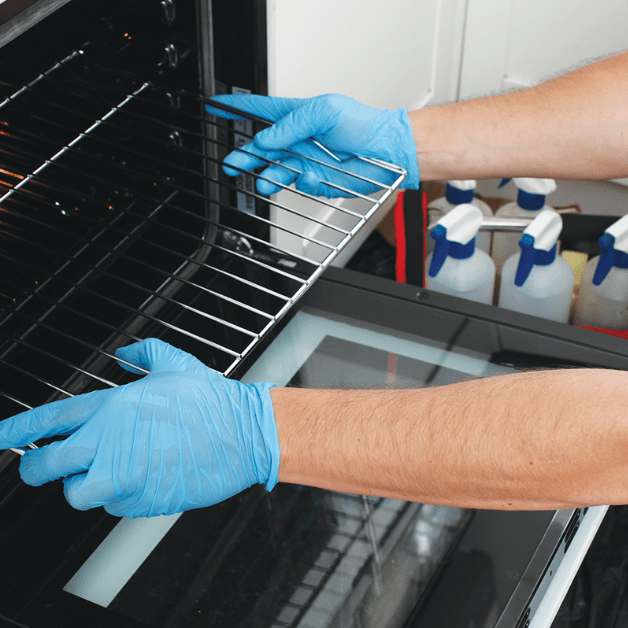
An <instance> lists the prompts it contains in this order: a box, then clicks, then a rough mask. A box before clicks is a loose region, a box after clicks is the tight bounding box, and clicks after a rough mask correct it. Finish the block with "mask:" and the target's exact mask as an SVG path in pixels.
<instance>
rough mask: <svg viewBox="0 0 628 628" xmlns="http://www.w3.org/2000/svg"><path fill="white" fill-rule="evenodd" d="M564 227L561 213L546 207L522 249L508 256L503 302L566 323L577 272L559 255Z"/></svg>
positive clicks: (501, 293)
mask: <svg viewBox="0 0 628 628" xmlns="http://www.w3.org/2000/svg"><path fill="white" fill-rule="evenodd" d="M562 228H563V220H562V218H561V217H560V214H558V213H557V212H555V211H554V210H553V209H546V210H543V211H542V212H541V213H540V214H539V215H538V216H537V217H536V218H535V219H534V220H533V221H532V224H531V225H530V226H529V227H528V228H527V229H526V230H525V231H524V232H523V236H522V237H521V239H520V240H519V246H520V247H521V251H520V252H519V253H515V255H512V256H511V257H509V258H508V259H507V260H506V263H505V264H504V267H503V269H502V276H501V283H500V287H499V306H500V307H505V308H508V309H509V310H516V311H517V312H524V313H525V314H532V315H533V316H540V317H541V318H548V319H550V320H553V321H559V322H562V323H566V322H567V321H568V320H569V310H570V308H571V297H572V294H573V286H574V281H575V273H574V271H573V268H572V267H571V265H570V264H569V262H568V261H567V260H566V259H564V258H563V257H561V256H560V255H556V250H557V245H556V242H557V240H558V237H559V236H560V232H561V231H562Z"/></svg>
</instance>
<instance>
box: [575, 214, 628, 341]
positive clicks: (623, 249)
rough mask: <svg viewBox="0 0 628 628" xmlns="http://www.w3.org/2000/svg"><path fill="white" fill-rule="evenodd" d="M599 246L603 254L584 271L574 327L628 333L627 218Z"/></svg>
mask: <svg viewBox="0 0 628 628" xmlns="http://www.w3.org/2000/svg"><path fill="white" fill-rule="evenodd" d="M598 242H599V244H600V246H601V247H602V253H601V254H600V256H599V257H594V258H593V259H590V260H589V261H588V262H587V265H586V266H585V268H584V273H583V274H582V283H581V284H580V294H579V296H578V302H577V303H576V312H575V315H574V323H575V324H576V325H586V326H588V327H601V328H605V329H628V216H624V217H623V218H621V219H620V220H618V221H617V222H616V223H614V224H612V225H611V226H610V227H609V228H608V229H607V230H606V231H605V232H604V235H603V236H602V237H601V238H600V239H599V240H598Z"/></svg>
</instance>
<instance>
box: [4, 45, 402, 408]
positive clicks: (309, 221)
mask: <svg viewBox="0 0 628 628" xmlns="http://www.w3.org/2000/svg"><path fill="white" fill-rule="evenodd" d="M0 89H1V90H2V92H3V93H4V97H3V96H2V95H1V93H0V135H1V136H2V142H1V145H0V154H1V155H2V168H1V169H0V263H1V264H2V266H3V269H4V272H3V273H2V276H1V277H0V369H1V377H0V402H1V404H0V405H1V406H2V413H3V415H4V416H2V417H0V418H4V417H5V416H10V415H11V414H15V413H16V412H19V411H22V410H23V409H25V408H30V407H33V406H35V405H39V404H41V403H44V402H48V401H52V400H54V399H58V398H63V397H67V396H72V395H75V394H78V393H81V392H85V391H88V390H91V389H95V388H102V387H103V386H116V385H119V384H120V383H124V381H127V379H125V378H128V374H126V373H125V372H122V370H121V369H119V368H117V366H116V365H115V360H116V358H115V357H114V350H115V348H116V347H117V346H120V345H122V344H128V343H129V342H132V341H137V340H139V339H141V338H144V337H148V336H155V337H160V338H163V339H165V340H167V341H168V342H171V343H172V344H174V345H176V346H180V347H181V348H183V349H186V350H188V351H191V352H193V353H195V354H196V355H197V356H198V357H199V358H200V359H202V360H203V361H205V362H206V363H207V364H208V365H209V366H211V367H212V368H215V369H216V370H218V371H220V372H222V373H224V374H225V375H230V374H232V373H233V371H234V369H235V368H236V366H237V365H238V364H239V363H240V362H241V361H242V360H243V359H244V357H245V356H247V355H248V354H249V353H250V352H251V351H252V350H253V348H254V347H255V346H257V344H258V343H259V342H260V340H261V339H262V338H263V337H264V336H265V335H266V334H267V333H268V332H269V331H270V329H271V328H272V327H273V326H274V325H275V324H276V323H277V322H278V321H279V320H280V319H281V317H282V316H283V315H284V314H285V313H286V312H287V311H288V310H289V309H290V308H291V307H292V306H293V304H294V303H295V302H296V301H297V300H298V299H299V298H300V297H301V296H302V295H303V294H304V292H305V291H306V290H307V289H308V287H309V286H311V285H312V283H313V282H314V281H315V280H316V279H317V277H318V276H320V274H321V273H322V272H323V271H324V269H325V268H326V267H327V266H329V264H330V263H331V262H332V261H333V260H334V259H335V258H336V257H337V255H338V254H339V253H340V252H341V251H342V250H343V249H344V248H345V247H346V245H347V244H348V243H349V242H350V241H351V240H352V238H353V237H354V236H355V234H356V233H357V232H358V231H359V230H360V228H361V227H362V226H363V225H364V224H365V223H366V222H367V221H368V220H369V218H370V217H371V216H372V215H373V214H374V213H375V212H376V211H377V210H378V209H379V208H380V207H381V206H382V204H383V203H385V202H386V201H387V199H388V198H389V197H390V195H391V194H393V192H394V191H395V190H396V189H397V188H398V187H399V185H400V183H401V182H402V181H403V179H404V177H405V173H404V171H403V170H402V169H401V168H398V167H396V166H393V165H389V164H384V163H379V162H373V161H371V162H370V163H371V164H373V165H374V166H375V167H377V168H378V169H381V172H382V173H386V178H387V180H390V179H391V178H392V180H393V182H392V184H390V185H382V186H381V188H382V191H381V193H380V194H379V195H378V196H377V198H371V197H369V196H366V195H363V194H360V193H359V192H357V191H352V190H350V189H348V188H346V187H345V188H343V190H342V191H343V192H344V193H345V194H351V195H353V196H354V198H356V199H358V200H357V205H355V204H354V205H353V206H352V207H351V208H347V207H345V206H344V205H343V203H342V202H337V201H335V200H327V199H314V198H313V197H309V196H308V195H307V194H304V193H302V192H299V191H298V190H296V189H291V188H285V192H284V193H283V194H282V195H281V199H279V198H270V199H269V198H266V197H263V196H261V195H260V194H258V193H257V192H256V191H255V189H254V186H251V185H250V181H251V180H255V179H256V178H257V177H259V174H257V173H250V174H246V175H243V177H241V178H240V179H242V178H244V177H248V178H249V179H248V181H249V185H245V184H243V183H242V182H241V181H238V180H235V181H234V180H232V179H229V178H227V177H226V176H223V175H222V174H221V173H220V163H221V160H222V158H223V157H224V155H225V154H227V153H228V152H229V151H231V150H233V149H234V148H235V146H236V144H241V143H242V139H243V137H244V138H245V139H247V140H250V139H251V137H252V135H247V134H246V133H245V131H243V130H242V128H241V127H239V128H238V130H237V132H234V131H233V129H232V127H231V126H229V125H228V124H227V123H225V122H223V121H220V120H216V119H213V118H211V117H210V116H208V115H207V114H206V113H205V112H204V106H203V105H204V103H203V101H202V99H200V98H199V97H197V96H195V95H193V94H189V93H185V92H170V91H168V90H165V89H163V88H161V87H158V86H156V85H153V84H150V83H142V84H130V85H122V86H121V85H120V82H119V81H117V80H116V79H115V77H112V76H111V75H110V73H108V71H107V70H106V69H103V68H101V67H99V66H97V65H96V64H94V63H93V62H92V61H91V60H90V59H89V58H88V56H87V55H85V54H83V53H82V52H80V51H79V52H75V53H73V54H72V55H70V56H69V57H67V58H66V59H65V60H63V61H62V62H60V63H58V64H56V65H55V66H53V67H52V68H51V69H50V70H49V71H47V72H45V73H43V74H41V75H40V76H38V77H37V78H36V79H35V80H33V81H31V82H30V83H29V84H28V85H25V86H18V87H12V86H8V85H1V86H0ZM251 123H252V124H253V123H255V124H257V121H256V120H255V119H254V118H252V119H251ZM304 158H305V159H307V157H304ZM332 161H333V160H332ZM329 167H330V168H333V169H336V170H341V171H342V170H343V164H342V163H341V162H335V161H334V163H333V165H331V166H329ZM347 175H348V177H350V178H349V179H348V180H352V178H353V179H355V180H356V182H357V181H358V180H359V177H357V176H356V175H352V174H351V173H349V172H347ZM245 183H246V181H245ZM284 187H285V186H284ZM286 196H287V198H288V200H287V201H286ZM243 198H244V199H246V201H247V203H248V205H249V206H250V205H253V206H254V207H255V209H256V211H255V213H251V212H250V211H248V210H247V209H246V208H243V206H242V204H241V203H240V201H241V199H243ZM303 198H305V199H307V200H308V202H315V203H316V204H317V205H318V206H320V207H322V208H324V211H323V212H322V214H323V216H322V217H320V216H317V215H312V214H311V213H309V212H305V211H302V210H299V209H297V208H296V205H298V201H299V200H300V199H303ZM293 200H294V201H295V202H294V203H293V202H292V201H293ZM356 208H357V209H356ZM287 215H290V216H295V217H297V219H298V221H299V227H296V228H295V227H293V226H288V224H286V223H285V222H284V218H285V216H287ZM277 216H280V217H281V220H277ZM338 217H340V218H338ZM286 235H287V236H288V237H289V238H291V239H292V240H293V241H295V242H297V243H305V244H307V245H308V246H309V247H310V248H309V249H308V247H304V248H303V247H302V248H299V247H296V248H295V247H292V248H291V247H286V246H284V245H282V244H281V242H282V237H281V236H286ZM303 250H314V251H315V254H314V255H312V256H310V255H308V254H307V253H306V254H304V253H303V252H302V251H303ZM112 365H114V366H113V367H112Z"/></svg>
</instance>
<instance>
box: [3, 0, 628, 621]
mask: <svg viewBox="0 0 628 628" xmlns="http://www.w3.org/2000/svg"><path fill="white" fill-rule="evenodd" d="M0 21H2V25H1V26H0V44H2V48H1V49H0V135H1V138H0V153H1V154H2V160H1V162H0V225H1V226H0V263H1V264H2V269H3V272H2V273H1V274H0V412H1V414H0V418H6V417H8V416H11V415H13V414H16V413H17V412H20V411H22V410H23V409H25V408H29V407H33V406H36V405H40V404H42V403H47V402H50V401H53V400H56V399H61V398H65V397H68V396H72V395H76V394H80V393H84V392H88V391H91V390H95V389H99V388H104V387H108V386H117V385H120V384H124V383H126V382H128V381H130V380H131V379H132V378H133V377H134V376H133V375H131V374H129V373H128V372H127V371H124V370H123V369H120V368H119V366H118V364H117V363H116V359H115V358H114V355H113V353H114V351H115V349H116V348H117V347H119V346H121V345H124V344H129V343H131V342H134V341H137V340H139V339H142V338H146V337H151V336H152V337H158V338H161V339H163V340H165V341H167V342H170V343H171V344H173V345H175V346H177V347H180V348H182V349H184V350H186V351H189V352H190V353H192V354H194V355H196V356H197V357H198V358H199V359H201V360H202V361H203V362H205V363H206V364H207V365H208V366H210V367H212V368H214V369H216V370H218V371H220V372H222V373H224V374H225V375H227V376H231V377H238V378H242V379H243V380H246V381H251V379H263V380H270V381H276V382H277V383H279V384H291V385H303V386H310V387H317V386H329V385H332V384H333V385H338V386H389V387H395V386H396V387H402V386H426V385H437V384H445V383H449V382H453V381H459V380H461V379H465V378H470V377H485V376H489V375H491V374H496V373H503V372H508V371H509V370H516V369H520V368H529V367H538V366H548V365H550V366H551V365H566V364H574V365H583V364H587V365H597V366H606V367H613V368H625V367H626V365H628V352H623V351H622V350H621V348H617V347H616V346H615V345H611V343H610V341H607V340H606V339H602V340H601V341H600V340H599V339H598V338H597V336H594V335H592V334H591V333H590V332H585V331H583V330H573V329H569V330H566V329H564V327H563V326H560V325H549V327H547V328H545V327H544V328H543V331H542V332H541V331H539V330H538V328H537V326H536V322H535V320H534V319H531V318H530V317H525V316H518V315H516V314H512V313H509V314H505V313H503V312H499V311H498V310H496V308H490V307H488V306H476V305H471V306H469V305H468V304H465V303H464V302H461V301H460V300H458V299H451V298H447V297H445V296H444V295H437V294H434V293H430V292H429V291H423V290H421V291H419V292H418V293H417V291H416V290H414V289H412V288H411V287H409V286H400V285H395V284H390V283H389V282H383V281H382V280H376V279H374V278H370V277H369V278H366V277H365V276H363V275H357V274H354V273H351V272H349V271H345V270H342V269H334V268H330V266H331V265H332V263H333V262H334V261H335V260H337V259H338V258H339V256H340V255H342V254H343V252H345V251H346V250H347V248H348V247H350V246H351V244H352V243H353V242H355V240H356V238H358V237H359V234H360V232H361V231H363V228H364V226H365V225H366V224H367V223H368V222H369V220H370V219H371V218H372V217H373V216H374V215H375V214H376V213H377V212H379V211H380V210H381V208H382V207H384V206H385V205H386V203H388V202H389V201H390V200H391V199H392V197H393V195H394V193H395V190H396V189H397V188H398V187H399V185H400V184H401V183H402V181H403V178H404V176H405V173H404V172H403V171H402V170H401V169H399V168H397V167H396V166H394V165H390V164H382V163H378V164H377V165H378V166H379V167H381V168H382V169H384V170H386V171H387V173H390V172H391V171H392V172H393V173H394V174H395V177H394V178H395V182H394V183H393V184H392V185H390V186H387V187H385V188H383V189H382V191H381V193H379V194H377V195H375V196H373V197H364V196H361V195H359V194H358V193H357V192H356V193H355V194H354V195H353V196H354V198H353V199H352V202H351V204H350V205H347V204H345V203H343V202H341V201H335V200H326V199H312V198H307V201H308V202H309V203H317V204H318V209H319V211H317V212H314V213H313V214H312V213H309V212H306V211H303V210H302V209H300V207H301V206H302V201H303V197H304V196H306V195H303V194H302V193H299V192H297V191H295V190H291V189H288V190H286V191H285V193H283V194H282V195H281V197H280V198H276V197H273V198H270V199H269V198H265V197H261V196H259V195H258V194H257V193H256V191H255V177H256V176H258V175H257V174H256V173H253V174H247V175H243V176H241V177H238V178H237V179H235V180H232V179H229V178H227V177H225V176H224V175H223V173H222V172H221V169H220V163H221V160H222V158H223V157H224V156H225V155H226V154H228V152H230V151H231V150H233V148H234V147H238V146H240V145H242V144H243V143H245V142H247V141H249V140H250V138H251V136H252V134H253V133H255V132H256V131H257V130H258V129H259V128H262V126H263V125H264V124H265V121H263V120H259V119H253V118H251V117H249V119H246V120H242V121H236V122H225V121H222V120H216V119H214V118H212V117H211V116H209V115H207V114H206V113H205V111H204V104H205V103H206V102H207V99H208V98H209V97H210V96H211V95H213V94H215V93H225V92H237V93H242V92H255V93H265V90H266V68H265V50H266V41H265V37H266V35H265V2H264V1H263V0H238V1H235V0H233V1H230V2H213V4H212V2H210V1H209V0H197V1H196V2H192V1H188V0H163V1H161V2H155V1H149V0H108V1H106V2H105V1H103V0H89V1H88V0H70V1H67V0H35V1H33V0H31V1H29V0H5V2H3V3H1V4H0ZM337 167H342V165H341V164H339V165H338V166H337ZM387 179H390V176H389V174H388V176H387ZM344 191H345V192H347V191H348V192H349V193H350V192H351V190H350V189H349V190H344ZM288 216H290V217H295V216H296V217H297V218H298V220H296V221H295V220H290V221H288V220H286V217H288ZM288 224H289V225H290V226H287V225H288ZM312 226H314V227H315V228H312ZM301 227H302V228H301ZM462 312H464V313H462ZM573 334H576V335H575V336H574V335H573ZM578 334H580V335H578ZM605 343H606V344H605ZM18 462H19V458H18V456H17V455H16V454H15V453H13V452H3V453H2V454H1V455H0V518H1V519H0V520H1V521H2V525H1V526H0V552H1V553H0V555H1V556H2V567H1V568H0V625H6V626H27V627H29V628H39V627H41V628H43V627H46V628H57V627H58V628H61V627H63V628H73V627H79V626H80V627H83V626H85V625H90V626H94V627H95V628H97V627H99V626H103V627H104V626H112V625H115V626H120V627H122V628H124V627H140V626H142V627H145V626H157V627H162V626H163V627H166V626H168V627H175V626H181V627H187V626H189V627H191V626H221V627H222V626H234V627H242V628H244V627H248V626H251V627H259V628H288V627H294V628H296V627H301V628H316V627H318V626H320V627H338V628H341V627H342V628H349V627H351V626H355V627H356V628H357V627H364V628H366V627H370V626H373V627H374V626H387V627H389V628H396V627H399V628H413V627H415V626H417V627H428V628H429V627H430V626H443V627H452V628H457V627H458V626H471V625H473V626H486V627H487V628H489V627H497V628H505V627H507V626H508V627H516V628H523V627H524V626H527V625H528V623H529V622H530V621H531V620H534V618H535V617H537V618H538V617H540V615H541V614H542V613H543V612H545V611H544V610H543V607H542V601H543V600H544V599H545V598H546V597H547V596H545V595H544V594H545V592H546V591H547V590H549V589H551V587H552V583H553V582H554V581H555V579H554V575H555V573H556V572H558V571H559V570H560V568H561V566H562V565H564V564H566V562H565V560H563V559H564V558H565V557H566V556H570V555H571V554H573V549H574V548H575V547H576V546H577V545H578V541H579V540H580V539H581V537H582V533H583V531H584V532H587V534H591V530H593V532H594V528H595V525H596V522H597V523H599V520H600V518H601V517H602V516H603V509H602V510H600V509H588V511H585V510H584V509H575V510H570V511H560V512H551V513H490V512H479V511H478V512H473V511H467V510H464V509H455V508H445V507H437V506H431V505H424V504H412V503H407V502H401V501H398V500H390V499H378V498H371V497H363V496H356V495H344V494H338V493H331V492H327V491H322V490H318V489H313V488H307V487H299V486H289V485H279V486H277V487H276V488H275V489H274V490H273V491H272V493H266V492H265V491H264V490H263V489H262V488H261V487H253V488H251V489H249V490H247V491H245V492H243V493H242V494H240V495H237V496H235V497H233V498H231V499H229V500H227V501H225V502H223V503H222V504H218V505H216V506H213V507H211V508H206V509H200V510H196V511H190V512H187V513H184V514H182V515H176V516H172V517H156V518H154V519H143V520H135V521H131V520H125V519H123V520H119V519H116V518H115V517H112V516H110V515H107V514H106V513H104V512H103V511H102V510H101V509H96V510H94V511H89V512H78V511H75V510H73V509H72V508H71V507H69V506H68V505H67V503H66V502H65V500H64V498H63V494H62V489H61V486H60V483H52V484H50V485H46V486H44V487H40V488H32V487H28V486H26V485H24V484H23V483H22V482H21V481H20V479H19V475H18V471H17V468H18ZM580 545H581V546H586V540H585V541H583V542H582V543H580ZM570 553H571V554H570Z"/></svg>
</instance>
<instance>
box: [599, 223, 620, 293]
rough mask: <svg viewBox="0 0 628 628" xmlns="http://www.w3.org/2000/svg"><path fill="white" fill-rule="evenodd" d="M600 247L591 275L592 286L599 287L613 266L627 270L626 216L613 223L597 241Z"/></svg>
mask: <svg viewBox="0 0 628 628" xmlns="http://www.w3.org/2000/svg"><path fill="white" fill-rule="evenodd" d="M598 243H599V245H600V246H601V247H602V252H601V253H600V259H599V260H598V263H597V266H596V268H595V274H594V275H593V284H594V285H596V286H599V285H600V284H601V283H602V282H603V281H604V279H606V276H607V275H608V273H609V272H610V271H611V268H613V266H617V267H618V268H628V216H624V217H623V218H620V219H619V220H618V221H617V222H614V223H613V224H612V225H611V226H610V227H609V228H608V229H607V230H606V231H605V232H604V235H603V236H602V237H601V238H600V239H599V240H598Z"/></svg>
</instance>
